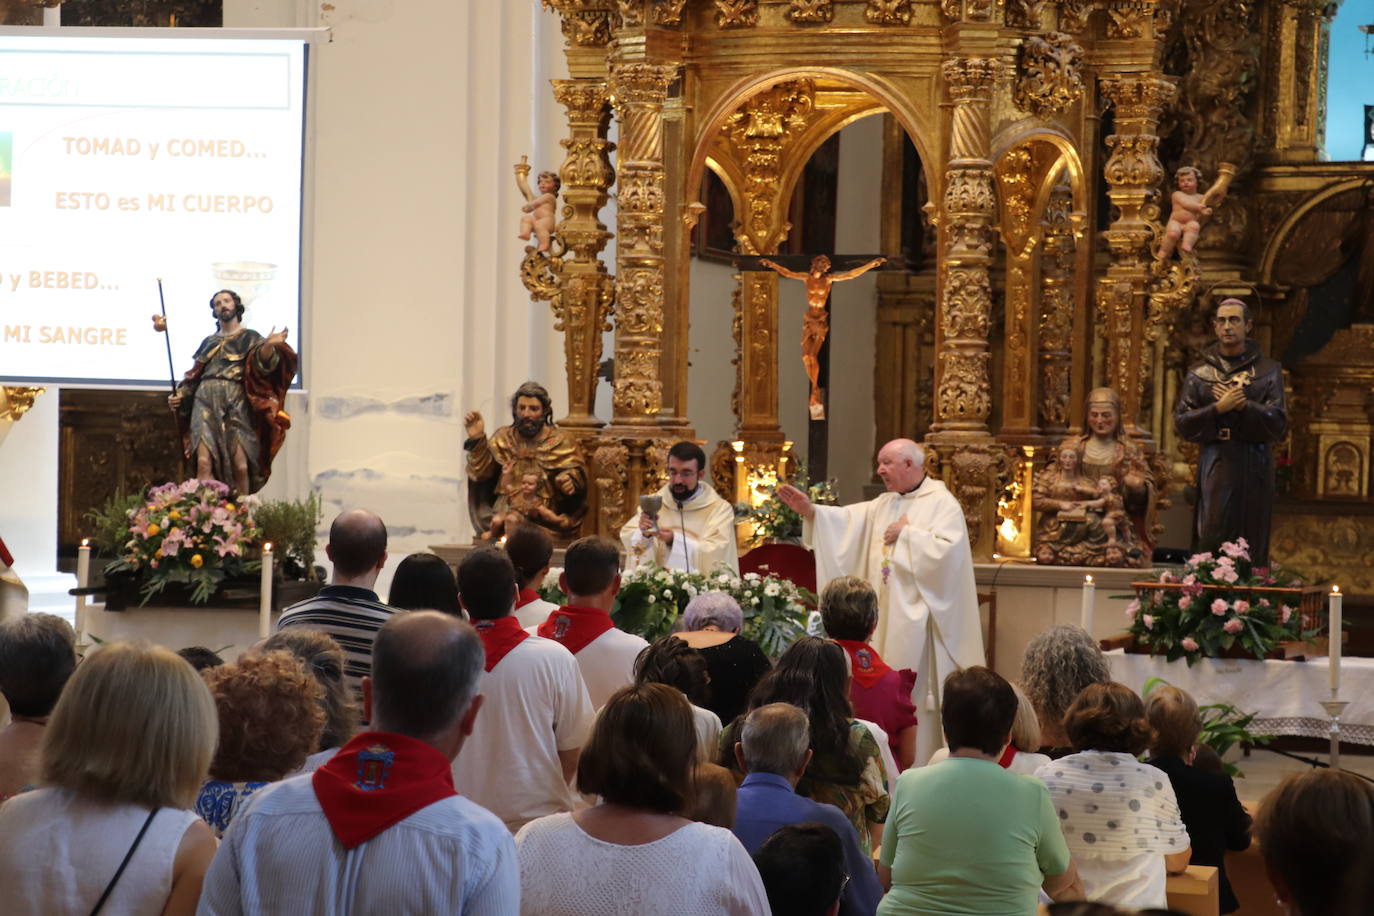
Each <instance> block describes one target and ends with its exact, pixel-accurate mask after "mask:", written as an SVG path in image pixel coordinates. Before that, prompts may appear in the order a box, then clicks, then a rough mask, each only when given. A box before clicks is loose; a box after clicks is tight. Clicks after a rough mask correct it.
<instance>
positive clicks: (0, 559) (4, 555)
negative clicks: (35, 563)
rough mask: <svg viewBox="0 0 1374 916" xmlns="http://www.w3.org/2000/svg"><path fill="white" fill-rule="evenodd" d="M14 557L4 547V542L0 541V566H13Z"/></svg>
mask: <svg viewBox="0 0 1374 916" xmlns="http://www.w3.org/2000/svg"><path fill="white" fill-rule="evenodd" d="M13 565H14V557H13V556H11V555H10V552H9V551H8V550H6V549H5V542H4V541H0V566H13Z"/></svg>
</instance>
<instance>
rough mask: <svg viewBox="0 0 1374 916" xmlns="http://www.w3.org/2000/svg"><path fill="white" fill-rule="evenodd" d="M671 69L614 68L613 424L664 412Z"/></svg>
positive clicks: (633, 423)
mask: <svg viewBox="0 0 1374 916" xmlns="http://www.w3.org/2000/svg"><path fill="white" fill-rule="evenodd" d="M675 75H676V68H675V67H668V66H661V65H657V64H647V63H642V62H628V63H613V64H612V65H611V70H610V81H609V86H610V93H611V104H612V105H613V106H614V107H615V112H616V116H617V117H618V119H619V121H620V154H619V159H618V163H619V176H618V179H619V195H618V198H617V204H618V209H617V217H616V235H617V243H616V280H615V291H616V308H615V316H616V327H615V332H616V333H615V393H614V395H613V397H612V401H611V404H612V410H613V414H612V423H613V424H614V425H615V426H617V427H636V428H642V427H648V426H653V425H655V424H656V422H657V418H658V414H659V411H660V409H661V408H662V406H663V383H662V381H661V378H660V371H661V367H660V359H661V357H662V352H663V301H664V293H663V289H664V257H663V220H664V195H663V181H664V167H663V103H664V101H665V99H666V98H667V95H668V84H669V83H671V82H672V80H673V78H674V76H675Z"/></svg>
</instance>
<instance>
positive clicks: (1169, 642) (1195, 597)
mask: <svg viewBox="0 0 1374 916" xmlns="http://www.w3.org/2000/svg"><path fill="white" fill-rule="evenodd" d="M1133 585H1134V586H1135V588H1136V598H1135V600H1133V601H1132V602H1131V603H1130V604H1129V605H1127V607H1126V618H1127V620H1129V621H1130V632H1131V634H1132V635H1134V636H1135V639H1136V642H1137V643H1138V644H1140V645H1143V646H1147V647H1149V649H1150V651H1151V653H1153V654H1156V655H1165V656H1166V657H1167V658H1168V659H1169V661H1174V660H1175V659H1178V658H1185V659H1187V661H1188V664H1189V665H1192V664H1194V663H1195V662H1196V661H1197V660H1198V659H1199V658H1216V657H1220V656H1226V655H1236V654H1243V655H1250V656H1253V657H1255V658H1259V659H1262V658H1265V657H1266V656H1267V655H1269V654H1270V653H1271V652H1273V651H1274V650H1275V649H1276V648H1278V646H1279V644H1280V643H1284V642H1301V641H1304V640H1307V639H1310V638H1311V637H1313V636H1315V635H1316V634H1317V632H1318V628H1319V627H1318V624H1317V621H1318V620H1319V619H1320V600H1321V589H1320V588H1316V589H1312V588H1304V587H1303V583H1302V580H1301V579H1299V578H1298V577H1297V576H1295V575H1293V574H1291V573H1289V572H1285V571H1283V570H1280V569H1277V568H1274V567H1254V566H1253V565H1252V564H1251V562H1250V545H1249V544H1248V543H1246V541H1245V539H1244V538H1237V539H1236V540H1235V541H1227V542H1226V543H1224V544H1222V545H1221V547H1220V548H1219V549H1218V550H1217V552H1216V554H1215V555H1213V554H1212V553H1210V552H1208V553H1198V554H1194V555H1193V556H1191V557H1189V558H1188V561H1187V563H1186V564H1185V565H1184V569H1183V572H1182V574H1181V575H1180V574H1178V573H1174V572H1168V571H1165V572H1161V573H1160V574H1159V578H1158V581H1155V582H1136V583H1133ZM1314 599H1315V602H1314ZM1309 605H1312V606H1311V607H1309ZM1304 621H1308V622H1309V623H1310V625H1311V626H1312V629H1304V626H1305V624H1304ZM1234 647H1239V651H1237V650H1236V649H1235V648H1234Z"/></svg>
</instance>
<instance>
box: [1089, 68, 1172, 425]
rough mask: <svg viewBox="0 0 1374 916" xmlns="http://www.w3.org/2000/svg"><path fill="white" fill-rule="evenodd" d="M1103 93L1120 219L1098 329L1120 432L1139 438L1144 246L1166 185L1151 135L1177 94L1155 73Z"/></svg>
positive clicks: (1109, 168)
mask: <svg viewBox="0 0 1374 916" xmlns="http://www.w3.org/2000/svg"><path fill="white" fill-rule="evenodd" d="M1101 88H1102V94H1103V95H1104V96H1105V97H1106V98H1107V100H1108V102H1110V103H1111V105H1112V107H1113V108H1114V109H1115V117H1116V121H1115V124H1116V133H1114V134H1112V135H1111V136H1109V137H1107V139H1106V144H1107V149H1108V150H1109V151H1110V153H1109V155H1108V158H1107V164H1106V166H1105V167H1104V175H1105V178H1106V181H1107V196H1108V198H1109V199H1110V200H1111V202H1112V205H1113V207H1115V209H1116V212H1117V218H1116V219H1115V220H1114V221H1113V222H1112V224H1111V226H1110V227H1108V229H1107V231H1106V232H1105V233H1103V235H1104V237H1105V238H1106V241H1107V248H1108V250H1109V251H1110V253H1111V264H1110V265H1109V266H1108V267H1107V270H1106V272H1105V273H1104V275H1103V276H1102V277H1101V278H1100V279H1099V280H1098V283H1097V310H1098V322H1097V328H1098V332H1099V333H1100V334H1102V335H1103V336H1104V337H1105V339H1106V367H1105V368H1106V372H1105V376H1106V380H1107V384H1108V385H1109V386H1110V387H1112V388H1115V389H1116V391H1117V392H1118V393H1119V394H1120V395H1121V413H1122V417H1121V419H1122V421H1123V424H1124V427H1125V429H1126V431H1127V432H1129V433H1130V434H1131V435H1133V436H1137V437H1141V438H1144V437H1146V436H1147V432H1146V431H1145V430H1144V429H1142V428H1141V426H1140V412H1141V404H1142V402H1143V400H1144V397H1145V392H1146V390H1147V386H1148V384H1149V373H1150V369H1151V360H1150V357H1149V354H1148V349H1147V347H1146V335H1145V331H1146V315H1147V311H1148V307H1147V297H1148V294H1149V291H1150V290H1149V287H1150V279H1151V265H1152V263H1153V255H1151V253H1150V250H1149V244H1150V241H1151V239H1152V238H1153V235H1154V231H1155V228H1156V226H1157V225H1158V223H1157V220H1158V218H1159V204H1160V201H1159V188H1160V187H1161V185H1162V184H1163V181H1164V169H1163V167H1162V166H1161V165H1160V163H1159V137H1158V135H1157V134H1156V133H1155V131H1156V130H1157V129H1158V127H1159V118H1160V115H1161V113H1162V112H1163V110H1164V107H1165V106H1166V105H1167V104H1169V103H1170V102H1171V101H1172V100H1173V98H1174V95H1175V93H1176V90H1175V88H1174V85H1173V83H1171V82H1169V81H1168V80H1166V79H1163V78H1162V77H1160V76H1157V75H1154V74H1141V75H1123V76H1119V77H1116V78H1111V79H1104V80H1103V81H1102V84H1101Z"/></svg>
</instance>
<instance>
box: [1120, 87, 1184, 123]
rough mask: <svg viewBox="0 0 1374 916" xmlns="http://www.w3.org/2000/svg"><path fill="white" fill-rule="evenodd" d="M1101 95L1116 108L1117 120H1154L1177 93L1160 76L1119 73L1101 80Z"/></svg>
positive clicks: (1176, 89) (1176, 90) (1175, 89)
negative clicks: (1137, 75)
mask: <svg viewBox="0 0 1374 916" xmlns="http://www.w3.org/2000/svg"><path fill="white" fill-rule="evenodd" d="M1102 94H1103V95H1104V96H1105V97H1106V98H1107V101H1109V102H1111V103H1112V106H1113V107H1115V108H1116V113H1117V118H1118V119H1144V120H1149V121H1154V120H1158V118H1159V115H1160V113H1161V112H1162V111H1163V110H1164V107H1165V106H1166V105H1168V104H1169V103H1170V102H1172V101H1173V100H1174V97H1175V96H1177V95H1178V88H1177V87H1176V86H1175V85H1174V84H1173V83H1172V82H1170V81H1169V80H1167V79H1164V78H1162V77H1156V76H1141V77H1126V76H1123V77H1117V78H1115V79H1104V80H1103V81H1102Z"/></svg>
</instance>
